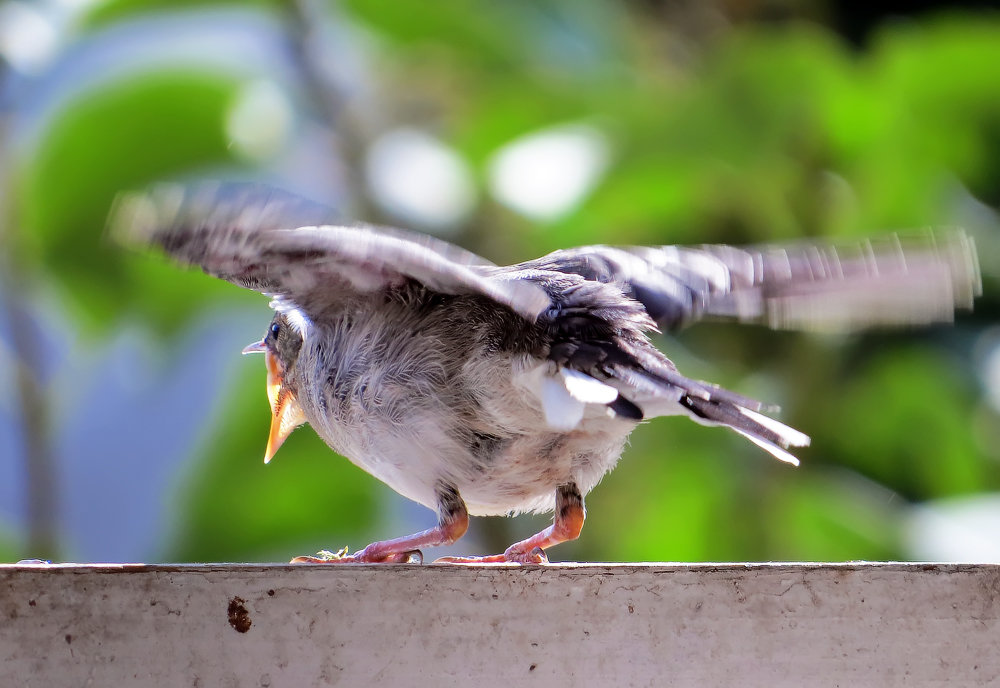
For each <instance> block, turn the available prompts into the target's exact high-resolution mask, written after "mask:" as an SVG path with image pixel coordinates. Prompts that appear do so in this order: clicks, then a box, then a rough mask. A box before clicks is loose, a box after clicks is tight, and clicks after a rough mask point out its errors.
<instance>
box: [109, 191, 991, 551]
mask: <svg viewBox="0 0 1000 688" xmlns="http://www.w3.org/2000/svg"><path fill="white" fill-rule="evenodd" d="M329 215H330V214H329V213H327V212H325V211H323V210H322V209H321V207H320V206H318V205H316V204H311V203H309V202H308V201H305V200H303V199H300V198H298V197H296V196H294V195H292V194H289V193H285V192H280V191H278V190H276V189H267V188H261V187H258V186H256V185H239V184H237V185H229V184H217V185H216V184H195V185H193V186H190V185H189V186H184V185H178V184H160V185H156V186H153V187H150V188H147V189H143V190H140V191H134V192H126V193H123V194H121V195H119V197H118V199H117V200H116V202H115V205H114V207H113V209H112V212H111V214H110V217H109V229H110V231H111V233H112V234H113V235H114V236H115V238H116V239H117V240H118V241H121V242H123V243H125V244H127V245H130V246H133V247H137V248H140V249H148V248H149V247H155V248H158V249H159V250H160V251H161V252H163V253H165V254H166V255H167V256H168V257H170V258H171V259H173V260H174V261H176V262H178V263H180V264H182V265H186V266H194V267H200V268H201V269H202V270H203V271H204V272H206V273H208V274H209V275H213V276H215V277H218V278H221V279H223V280H227V281H229V282H231V283H234V284H236V285H238V286H240V287H244V288H247V289H252V290H255V291H258V292H261V293H262V294H265V295H267V296H268V297H269V298H270V299H271V300H270V306H271V307H272V308H273V310H274V315H273V319H272V320H271V322H270V324H269V325H268V327H267V329H266V331H265V334H264V336H263V338H262V339H260V340H259V341H257V342H254V343H252V344H250V345H249V346H247V347H246V348H245V349H244V350H243V352H244V353H262V354H263V357H264V360H265V367H266V371H267V373H266V379H267V384H266V390H267V399H268V402H269V405H270V408H271V425H270V431H269V434H268V437H267V444H266V448H265V454H264V461H265V462H268V461H270V460H271V458H272V457H273V456H274V455H275V453H276V452H277V451H278V450H279V448H280V447H281V445H282V443H283V442H284V441H285V440H286V438H287V437H288V436H289V435H290V434H291V433H292V431H293V430H295V429H296V428H298V427H299V426H301V425H304V424H308V425H310V426H311V427H312V428H313V429H314V430H315V432H316V433H317V434H318V435H319V436H320V437H321V438H322V439H323V440H324V441H325V442H326V444H327V445H329V447H330V448H331V449H333V451H335V452H336V453H338V454H340V455H342V456H344V457H346V458H347V459H348V460H350V461H351V462H353V463H354V464H356V465H357V466H359V467H361V468H362V469H364V470H365V471H367V472H368V473H369V474H371V475H372V476H374V477H375V478H377V479H378V480H381V481H382V482H383V483H385V484H387V485H388V486H389V487H391V488H392V489H393V490H395V491H396V492H398V493H399V494H401V495H403V496H404V497H406V498H408V499H411V500H413V501H415V502H418V503H420V504H422V505H424V506H426V507H428V508H430V509H432V510H433V511H434V512H435V513H436V516H437V520H436V523H435V524H434V525H433V526H431V527H430V528H427V529H426V530H423V531H421V532H418V533H414V534H412V535H406V536H403V537H397V538H393V539H387V540H380V541H377V542H373V543H371V544H369V545H368V546H366V547H364V548H363V549H361V550H359V551H356V552H353V553H349V552H348V551H347V549H346V548H344V549H342V550H340V551H338V552H335V553H332V552H326V551H324V552H321V553H319V554H317V555H315V556H301V557H296V558H295V559H293V560H292V561H293V562H299V563H352V562H354V563H406V562H422V561H423V549H424V548H428V547H436V546H442V545H449V544H452V543H454V542H456V541H457V540H458V539H459V538H460V537H462V535H463V534H464V533H465V532H466V530H467V528H468V525H469V518H470V516H488V515H505V516H512V515H516V514H520V513H525V512H539V513H545V512H552V513H553V521H552V524H551V525H550V526H548V527H547V528H545V529H544V530H542V531H541V532H539V533H537V534H535V535H533V536H531V537H529V538H527V539H525V540H522V541H520V542H516V543H514V544H512V545H511V546H510V547H508V548H507V549H506V550H505V551H504V552H503V553H501V554H494V555H485V556H477V557H443V558H440V559H438V560H437V561H439V562H442V563H454V564H474V563H499V562H503V563H512V564H544V563H546V562H547V561H548V556H547V553H546V552H547V550H549V548H551V547H553V546H555V545H558V544H560V543H563V542H566V541H570V540H574V539H576V538H577V537H579V535H580V533H581V530H582V528H583V524H584V520H585V516H586V510H585V504H584V498H585V496H586V495H587V494H588V493H589V492H590V491H591V490H592V489H593V488H594V487H595V486H596V485H597V484H598V482H599V481H600V480H601V479H602V477H603V476H604V475H605V474H606V473H608V472H609V471H611V470H612V469H613V468H614V467H615V465H616V464H617V462H618V460H619V458H620V456H621V454H622V452H623V449H624V447H625V444H626V441H627V439H628V437H629V435H630V433H631V432H632V431H633V430H634V429H635V428H636V427H637V426H638V425H639V424H640V423H642V422H644V421H648V420H650V419H652V418H656V417H659V416H686V417H687V418H690V419H691V420H694V421H695V422H697V423H700V424H702V425H706V426H718V427H722V428H728V429H729V430H732V431H735V432H736V433H738V434H739V435H742V436H743V437H745V438H746V439H747V440H749V441H750V442H752V443H753V444H755V445H757V446H758V447H760V448H761V449H762V450H764V451H765V452H767V453H769V454H770V455H771V456H773V457H775V458H776V459H778V460H780V461H783V462H786V463H788V464H793V465H798V459H797V458H796V457H795V455H794V454H793V451H794V450H796V449H797V448H801V447H805V446H807V445H808V444H809V441H810V440H809V437H808V436H807V435H806V434H805V433H803V432H800V431H799V430H796V429H794V428H791V427H789V426H788V425H785V424H784V423H782V422H780V421H778V420H776V419H775V418H774V417H773V415H774V412H775V411H776V409H774V408H772V407H769V406H767V405H765V404H764V403H762V402H760V401H757V400H754V399H751V398H748V397H745V396H743V395H741V394H738V393H736V392H732V391H729V390H727V389H724V388H722V387H720V386H719V385H716V384H713V383H710V382H704V381H700V380H695V379H691V378H689V377H686V376H685V375H683V374H682V373H681V372H680V371H679V370H678V369H677V367H676V366H675V365H674V364H673V362H672V361H671V360H670V359H669V358H668V357H667V356H666V355H665V354H664V353H663V352H661V351H660V350H659V349H658V348H657V347H656V346H655V345H654V344H653V340H652V339H651V337H650V335H651V334H654V333H657V332H673V331H676V330H678V329H680V328H682V327H686V326H688V325H690V324H693V323H695V322H697V321H701V320H706V319H716V320H718V319H728V320H735V321H738V322H744V323H754V324H763V325H766V326H769V327H772V328H780V329H806V330H820V331H826V330H830V331H838V332H843V331H854V330H858V329H861V328H866V327H871V326H904V325H905V326H913V325H921V324H929V323H936V322H948V321H951V320H952V319H953V318H954V313H955V310H956V309H958V308H963V309H971V307H972V304H973V300H974V298H975V297H976V296H977V295H979V293H980V292H981V279H980V271H979V266H978V260H977V257H976V251H975V245H974V242H973V240H972V238H971V237H970V236H969V235H968V234H967V233H965V232H964V231H962V230H960V229H952V230H938V231H930V230H928V231H924V232H915V233H913V234H912V235H903V234H889V235H885V236H881V237H878V238H875V239H871V240H864V241H853V242H824V241H812V242H809V241H806V242H798V243H789V244H785V245H763V246H755V247H735V246H728V245H702V246H658V247H616V246H603V245H601V246H584V247H579V248H568V249H561V250H557V251H555V252H553V253H550V254H548V255H546V256H543V257H540V258H535V259H532V260H527V261H525V262H521V263H517V264H514V265H506V266H503V265H495V264H493V263H491V262H490V261H488V260H486V259H484V258H482V257H480V256H478V255H476V254H474V253H471V252H469V251H466V250H464V249H462V248H459V247H458V246H456V245H454V244H451V243H448V242H446V241H443V240H441V239H437V238H434V237H431V236H429V235H424V234H420V233H417V232H412V231H407V230H401V229H394V228H387V227H377V226H371V225H366V224H362V223H355V224H338V223H336V222H330V221H329Z"/></svg>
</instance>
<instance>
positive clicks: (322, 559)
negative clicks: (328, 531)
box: [291, 547, 424, 564]
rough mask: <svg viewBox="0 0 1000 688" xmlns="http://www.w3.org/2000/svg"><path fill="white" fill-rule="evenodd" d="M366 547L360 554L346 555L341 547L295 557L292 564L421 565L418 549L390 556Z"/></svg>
mask: <svg viewBox="0 0 1000 688" xmlns="http://www.w3.org/2000/svg"><path fill="white" fill-rule="evenodd" d="M371 549H372V548H371V547H366V548H365V549H363V550H361V551H360V552H355V553H354V554H348V553H347V548H346V547H342V548H341V549H339V550H337V551H336V552H331V551H329V550H325V549H324V550H320V551H319V552H317V553H316V554H315V555H306V556H301V557H295V558H294V559H292V561H291V563H292V564H422V563H424V555H423V552H421V551H420V550H419V549H411V550H409V551H406V552H392V553H390V554H378V553H376V552H375V551H369V550H371Z"/></svg>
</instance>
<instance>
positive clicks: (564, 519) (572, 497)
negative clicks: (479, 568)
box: [434, 483, 587, 564]
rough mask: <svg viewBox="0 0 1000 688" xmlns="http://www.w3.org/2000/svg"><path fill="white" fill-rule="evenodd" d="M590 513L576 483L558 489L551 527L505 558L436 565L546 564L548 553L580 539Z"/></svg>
mask: <svg viewBox="0 0 1000 688" xmlns="http://www.w3.org/2000/svg"><path fill="white" fill-rule="evenodd" d="M586 515H587V512H586V509H585V508H584V506H583V495H582V494H580V489H579V488H578V487H577V486H576V483H567V484H565V485H560V486H559V487H558V488H557V489H556V511H555V515H554V516H553V518H552V525H551V526H549V527H548V528H546V529H545V530H543V531H542V532H540V533H538V534H536V535H532V536H531V537H530V538H528V539H527V540H522V541H521V542H516V543H514V544H513V545H511V546H510V547H508V548H507V551H506V552H504V553H503V554H496V555H493V556H488V557H441V558H440V559H437V560H436V561H435V562H434V563H436V564H437V563H442V564H479V563H494V562H516V563H520V564H545V563H547V562H548V557H546V556H545V550H547V549H548V548H549V547H552V546H553V545H558V544H559V543H560V542H568V541H570V540H575V539H577V538H578V537H580V531H581V530H583V521H584V518H585V517H586Z"/></svg>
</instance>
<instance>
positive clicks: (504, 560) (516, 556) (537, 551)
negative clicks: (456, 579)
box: [433, 547, 549, 565]
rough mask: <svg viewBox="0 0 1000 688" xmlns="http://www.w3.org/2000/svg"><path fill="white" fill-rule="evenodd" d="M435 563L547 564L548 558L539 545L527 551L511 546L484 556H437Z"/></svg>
mask: <svg viewBox="0 0 1000 688" xmlns="http://www.w3.org/2000/svg"><path fill="white" fill-rule="evenodd" d="M433 563H435V564H528V565H532V564H534V565H539V564H548V563H549V558H548V557H547V556H546V555H545V552H544V551H543V550H542V548H541V547H535V548H534V549H532V550H529V551H527V552H518V551H517V550H514V549H513V548H511V549H508V550H507V551H506V552H504V553H503V554H493V555H490V556H486V557H438V558H437V559H435V560H434V562H433Z"/></svg>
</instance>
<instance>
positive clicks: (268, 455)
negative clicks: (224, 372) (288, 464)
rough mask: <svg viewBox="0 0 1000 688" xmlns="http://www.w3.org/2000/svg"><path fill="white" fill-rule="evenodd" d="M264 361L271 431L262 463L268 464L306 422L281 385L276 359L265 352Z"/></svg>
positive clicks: (290, 395) (297, 405) (293, 396)
mask: <svg viewBox="0 0 1000 688" xmlns="http://www.w3.org/2000/svg"><path fill="white" fill-rule="evenodd" d="M248 348H249V347H248ZM264 359H265V361H266V362H267V401H268V403H270V404H271V414H272V416H271V431H270V433H268V436H267V449H265V450H264V463H268V462H269V461H270V460H271V459H272V458H274V455H275V454H276V453H277V451H278V449H280V448H281V445H282V444H284V442H285V440H286V439H288V436H289V435H291V434H292V430H294V429H295V428H297V427H299V426H300V425H302V424H303V423H305V422H306V417H305V414H303V413H302V408H301V407H300V406H299V404H298V402H297V401H296V400H295V395H294V394H292V393H291V392H290V391H288V390H287V389H285V388H284V387H283V385H282V374H283V372H282V370H281V366H280V364H279V363H278V357H277V356H275V355H274V354H273V353H271V352H270V351H265V354H264Z"/></svg>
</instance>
